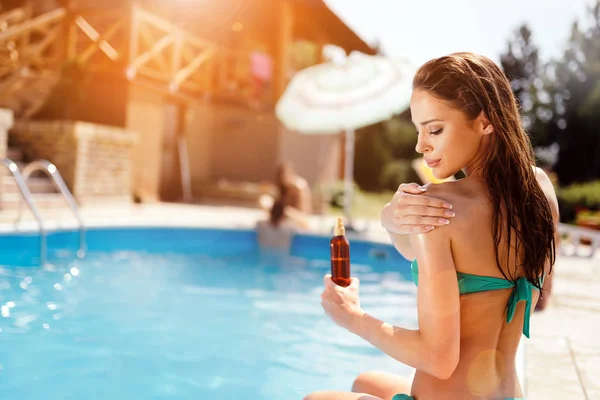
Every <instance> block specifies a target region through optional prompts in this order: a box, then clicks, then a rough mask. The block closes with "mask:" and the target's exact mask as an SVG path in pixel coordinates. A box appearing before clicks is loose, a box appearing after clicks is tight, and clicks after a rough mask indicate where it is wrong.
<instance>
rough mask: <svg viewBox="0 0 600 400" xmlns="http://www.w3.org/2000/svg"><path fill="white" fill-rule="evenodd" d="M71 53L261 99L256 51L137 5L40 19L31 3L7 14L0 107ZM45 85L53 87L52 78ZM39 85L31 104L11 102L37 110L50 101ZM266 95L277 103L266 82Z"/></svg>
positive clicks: (139, 73) (169, 83) (1, 31)
mask: <svg viewBox="0 0 600 400" xmlns="http://www.w3.org/2000/svg"><path fill="white" fill-rule="evenodd" d="M66 60H77V61H79V62H81V63H83V64H85V65H87V66H88V68H89V70H90V71H91V72H97V71H102V70H111V71H113V72H114V71H116V72H117V73H123V74H125V75H126V76H127V78H128V79H130V80H146V81H150V82H153V83H154V84H155V85H158V86H159V87H162V88H163V89H164V90H165V91H169V92H171V93H175V92H179V91H181V92H185V93H191V94H193V95H202V96H203V97H205V98H225V99H227V100H230V101H237V102H239V103H243V104H253V102H255V101H256V90H254V89H255V87H253V86H252V85H253V81H252V78H251V69H250V52H249V51H231V50H229V49H226V48H223V47H219V46H217V45H216V44H214V43H211V42H209V41H207V40H204V39H202V38H200V37H197V36H196V35H194V34H192V33H190V32H188V31H186V30H183V29H181V28H179V27H177V26H176V25H175V24H173V23H171V22H170V21H168V20H166V19H163V18H161V17H159V16H157V15H154V14H152V13H149V12H148V11H146V10H144V9H142V8H140V7H139V6H136V5H135V4H134V5H133V6H131V7H130V8H129V7H128V8H123V9H116V10H76V11H74V12H67V11H66V10H65V9H62V8H61V9H56V10H53V11H50V12H47V13H45V14H42V15H40V16H37V17H35V18H30V13H29V11H28V9H26V8H18V9H15V10H11V11H9V12H7V13H4V14H0V106H2V105H4V106H6V104H8V105H9V106H11V102H12V103H14V102H15V101H18V100H19V99H20V95H19V93H18V92H19V91H23V90H25V89H27V85H26V84H25V83H24V82H26V81H27V82H30V83H32V84H33V83H34V82H36V81H39V80H40V79H46V80H48V82H55V81H56V79H57V73H58V71H59V70H60V68H61V65H62V64H63V63H64V62H65V61H66ZM39 86H40V85H38V89H39ZM42 86H43V85H42ZM46 86H49V87H47V88H46V91H47V92H49V91H50V90H51V86H52V85H51V84H48V85H46ZM263 89H264V88H263ZM39 91H40V90H38V93H37V94H36V99H37V102H33V103H32V102H31V101H29V102H28V107H29V108H28V109H26V110H20V109H18V107H17V110H15V107H16V106H15V105H14V104H12V107H11V108H13V110H14V111H15V113H16V114H17V115H31V114H33V113H35V111H36V110H37V109H39V107H41V105H43V101H41V100H40V99H42V100H43V98H44V93H39ZM48 94H49V93H45V95H48ZM21 97H22V96H21ZM15 99H16V100H15ZM261 101H263V102H265V103H272V102H273V93H272V91H270V90H269V89H268V88H267V89H266V93H263V94H262V95H261Z"/></svg>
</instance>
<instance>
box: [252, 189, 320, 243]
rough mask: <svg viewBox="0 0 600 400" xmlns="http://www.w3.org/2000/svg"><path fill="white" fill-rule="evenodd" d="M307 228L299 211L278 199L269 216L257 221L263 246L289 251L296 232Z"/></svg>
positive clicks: (258, 236)
mask: <svg viewBox="0 0 600 400" xmlns="http://www.w3.org/2000/svg"><path fill="white" fill-rule="evenodd" d="M307 228H309V226H308V225H307V224H306V222H305V220H304V219H303V218H302V217H301V216H300V217H299V216H298V212H297V211H295V210H293V209H291V208H289V207H286V206H285V205H284V204H283V201H281V200H277V201H276V202H275V203H273V206H272V207H271V211H270V212H269V218H268V219H267V220H263V221H258V222H257V223H256V234H257V238H258V243H259V245H260V247H261V248H263V249H272V250H283V251H288V250H289V249H290V246H291V244H292V239H293V238H294V234H295V233H296V232H298V231H299V230H302V229H307Z"/></svg>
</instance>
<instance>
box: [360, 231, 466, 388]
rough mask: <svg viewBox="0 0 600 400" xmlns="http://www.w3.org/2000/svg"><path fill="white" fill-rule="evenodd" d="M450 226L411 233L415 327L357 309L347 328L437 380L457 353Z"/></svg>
mask: <svg viewBox="0 0 600 400" xmlns="http://www.w3.org/2000/svg"><path fill="white" fill-rule="evenodd" d="M449 232H450V230H449V229H446V228H440V229H434V230H433V231H432V232H430V233H428V234H419V235H413V236H411V239H410V242H411V244H412V248H413V250H414V251H415V253H416V256H417V261H418V263H419V286H418V290H417V308H418V317H419V329H418V330H410V329H405V328H401V327H397V326H393V325H391V324H388V323H385V322H382V321H380V320H378V319H376V318H374V317H372V316H370V315H368V314H366V313H364V312H363V313H362V314H359V315H358V317H357V318H355V319H354V321H355V322H354V323H353V324H352V325H351V326H350V327H349V330H350V331H352V332H354V333H356V334H358V335H359V336H361V337H362V338H364V339H365V340H367V341H368V342H370V343H371V344H373V345H374V346H375V347H377V348H379V349H380V350H381V351H383V352H384V353H386V354H388V355H389V356H391V357H393V358H395V359H397V360H398V361H400V362H402V363H404V364H407V365H410V366H412V367H414V368H416V369H417V370H420V371H423V372H426V373H428V374H430V375H433V376H435V377H437V378H439V379H447V378H449V377H450V376H451V375H452V374H453V372H454V370H455V369H456V366H457V365H458V359H459V354H460V300H459V291H458V282H457V277H456V269H455V267H454V260H453V258H452V252H451V247H450V236H449Z"/></svg>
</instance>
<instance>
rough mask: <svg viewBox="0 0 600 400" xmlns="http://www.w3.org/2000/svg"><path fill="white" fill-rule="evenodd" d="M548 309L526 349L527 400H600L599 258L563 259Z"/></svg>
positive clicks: (535, 322) (535, 325)
mask: <svg viewBox="0 0 600 400" xmlns="http://www.w3.org/2000/svg"><path fill="white" fill-rule="evenodd" d="M554 273H555V274H556V276H555V277H554V287H553V289H552V291H553V296H552V298H551V301H550V307H549V308H547V309H546V310H545V311H543V312H539V313H534V315H533V316H532V320H531V327H532V328H531V329H532V332H531V339H530V340H528V341H527V343H526V357H527V381H526V390H527V393H528V399H529V400H548V399H569V400H580V399H581V400H592V399H593V400H600V254H597V255H596V257H595V258H593V259H589V258H576V257H564V256H562V257H559V258H558V260H557V263H556V267H555V272H554Z"/></svg>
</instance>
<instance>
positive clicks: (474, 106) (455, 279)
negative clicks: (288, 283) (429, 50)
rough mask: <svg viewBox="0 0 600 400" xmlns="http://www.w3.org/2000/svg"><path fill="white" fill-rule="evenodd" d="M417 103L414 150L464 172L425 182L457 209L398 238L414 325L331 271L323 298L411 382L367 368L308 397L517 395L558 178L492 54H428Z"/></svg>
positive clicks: (551, 254)
mask: <svg viewBox="0 0 600 400" xmlns="http://www.w3.org/2000/svg"><path fill="white" fill-rule="evenodd" d="M410 108H411V114H412V118H413V122H414V124H415V126H416V127H417V129H418V131H417V134H418V142H417V146H416V150H417V152H419V153H421V154H423V156H424V158H425V160H426V161H427V162H428V164H429V166H430V167H431V168H432V169H433V173H434V175H435V176H436V178H440V179H444V178H447V177H449V176H451V175H454V174H455V173H457V172H458V171H459V170H462V171H463V172H464V173H465V175H466V178H464V179H461V180H458V181H455V182H446V183H442V184H437V185H430V186H428V187H427V193H428V196H430V198H429V199H428V202H431V203H430V204H428V206H430V207H433V209H434V210H436V212H437V213H438V214H435V213H434V214H435V215H440V214H442V215H445V213H446V212H448V213H449V214H450V215H448V216H447V217H446V216H444V217H442V216H441V215H440V217H438V218H436V219H435V220H434V222H435V223H431V224H430V225H429V226H428V229H423V230H421V228H420V227H419V225H420V223H421V222H422V221H421V220H420V218H422V217H417V216H415V217H414V221H413V224H414V225H415V228H414V229H415V231H416V232H418V233H415V234H412V235H407V236H406V237H404V236H402V235H393V236H392V238H393V241H394V244H395V245H396V248H397V249H398V250H400V252H401V253H402V254H403V255H404V256H405V257H407V258H413V259H414V261H413V264H412V272H413V280H414V281H415V283H416V284H417V287H418V290H417V307H418V320H419V329H418V330H409V329H404V328H401V327H397V326H392V325H390V324H387V323H385V322H383V321H379V320H377V319H376V318H375V317H373V316H371V315H369V314H367V313H365V312H364V311H363V310H362V309H361V307H360V301H359V297H358V291H359V281H358V279H356V278H353V281H352V284H351V285H350V286H349V287H348V288H341V287H338V286H336V285H335V284H333V283H332V281H331V277H330V276H329V275H326V276H325V291H324V292H323V294H322V295H321V298H322V305H323V308H324V310H325V312H326V313H327V314H328V315H329V316H330V317H331V318H332V319H333V321H334V322H335V323H336V324H338V325H340V326H342V327H344V328H346V329H348V330H349V331H351V332H353V333H355V334H357V335H359V336H361V337H362V338H364V339H365V340H367V341H369V342H370V343H371V344H373V345H374V346H375V347H377V348H379V349H380V350H382V351H383V352H384V353H386V354H388V355H390V356H391V357H393V358H395V359H397V360H398V361H400V362H402V363H404V364H407V365H410V366H412V367H414V368H415V369H416V373H415V376H414V379H413V381H412V386H411V387H410V388H409V387H408V386H407V383H406V381H404V380H403V379H402V378H401V377H397V376H394V375H389V374H385V373H379V372H367V373H364V374H361V375H360V376H359V377H358V378H357V379H356V380H355V382H354V385H353V393H349V392H316V393H313V394H310V395H309V396H307V397H306V400H320V399H336V400H354V399H361V400H376V399H384V400H389V399H392V398H393V399H394V400H400V399H415V400H444V399H453V400H455V399H460V400H469V399H516V398H520V397H522V390H521V387H520V385H519V381H518V379H517V374H516V367H515V355H516V351H517V347H518V345H519V341H520V339H521V336H522V334H525V335H526V336H529V315H530V312H531V310H532V309H533V308H534V307H535V305H536V303H537V301H538V299H539V297H540V291H542V290H543V289H542V284H543V280H544V279H545V278H546V277H547V275H548V274H549V273H550V271H551V267H552V265H553V263H554V258H555V232H556V224H557V222H558V205H557V201H556V196H555V194H554V190H553V187H552V184H551V183H550V180H549V179H548V177H547V176H545V174H544V173H543V172H542V171H541V170H539V169H537V168H535V167H534V157H533V152H532V148H531V144H530V142H529V140H528V137H527V134H526V133H525V132H524V131H523V129H522V127H521V125H520V118H519V112H518V107H517V104H516V101H515V98H514V95H513V93H512V91H511V87H510V84H509V82H508V80H507V79H506V77H505V76H504V74H503V72H502V71H501V70H500V68H499V67H498V66H497V65H496V64H494V63H493V62H492V61H491V60H489V59H488V58H486V57H483V56H479V55H475V54H472V53H455V54H451V55H449V56H446V57H441V58H438V59H434V60H431V61H429V62H427V63H426V64H425V65H423V66H422V67H421V68H420V69H419V70H418V71H417V73H416V75H415V78H414V81H413V95H412V98H411V104H410ZM434 198H438V199H441V200H442V204H439V203H436V200H435V199H434ZM443 203H445V204H443ZM394 206H395V205H394V204H392V203H391V204H389V205H387V206H386V208H387V209H388V210H387V211H386V210H384V213H383V214H382V215H383V217H384V221H383V223H384V226H385V225H386V224H387V225H389V224H390V219H391V218H390V217H389V215H390V214H394V213H399V212H400V213H401V212H402V211H406V209H401V210H400V211H399V210H398V209H396V210H389V209H390V208H392V207H394ZM440 206H441V207H440ZM450 208H451V209H450ZM442 210H444V211H442ZM440 211H441V212H440ZM417 213H418V214H428V213H427V212H426V210H425V209H419V210H417ZM386 215H388V217H386ZM392 218H394V217H392ZM440 218H441V219H443V221H440V220H439V219H440ZM450 218H451V219H452V223H449V221H450ZM424 232H428V233H424ZM409 393H410V396H409V395H408V394H409Z"/></svg>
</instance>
